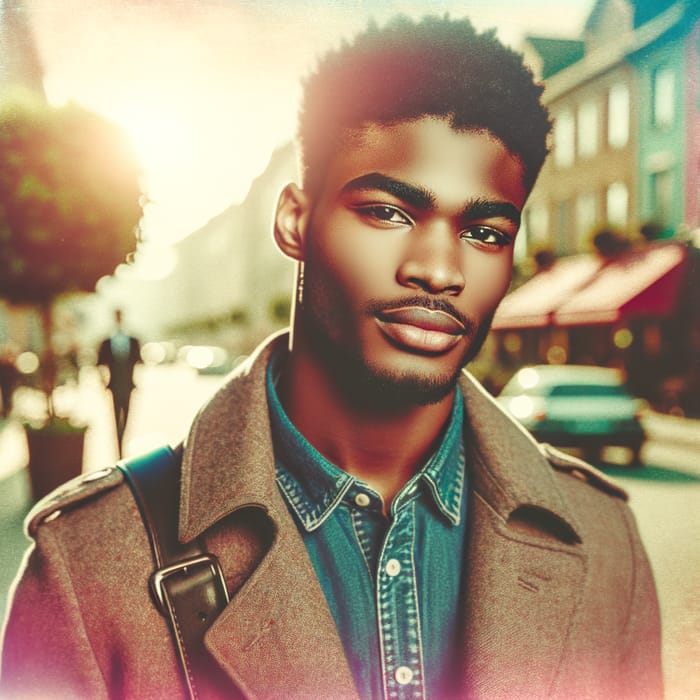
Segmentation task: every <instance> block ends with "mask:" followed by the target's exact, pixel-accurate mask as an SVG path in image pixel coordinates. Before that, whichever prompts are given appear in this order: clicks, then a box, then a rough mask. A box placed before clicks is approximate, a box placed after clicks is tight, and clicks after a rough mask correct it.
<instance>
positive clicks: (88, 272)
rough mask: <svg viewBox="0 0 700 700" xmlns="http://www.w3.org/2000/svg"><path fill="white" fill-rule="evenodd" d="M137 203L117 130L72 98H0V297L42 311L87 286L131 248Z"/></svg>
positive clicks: (136, 185) (127, 149)
mask: <svg viewBox="0 0 700 700" xmlns="http://www.w3.org/2000/svg"><path fill="white" fill-rule="evenodd" d="M142 203H143V200H142V194H141V189H140V167H139V165H138V161H137V159H136V157H135V154H134V152H133V149H132V147H131V145H130V143H129V142H128V140H127V138H126V136H125V134H124V133H123V132H122V131H121V130H120V129H119V128H118V127H117V126H115V125H114V124H112V123H110V122H108V121H106V120H105V119H104V118H102V117H100V116H98V115H97V114H94V113H92V112H90V111H88V110H86V109H84V108H82V107H80V106H78V105H75V104H69V105H67V106H64V107H60V108H54V107H50V106H48V105H46V104H44V103H43V102H39V101H36V100H34V101H33V100H31V99H28V98H26V97H25V98H18V97H15V98H13V99H11V100H6V101H5V102H4V103H3V104H0V296H2V297H5V298H7V299H9V300H10V301H13V302H21V303H36V304H40V305H42V306H44V307H46V306H48V305H49V304H50V303H51V301H52V300H53V299H54V298H55V297H56V296H57V295H59V294H62V293H64V292H73V291H92V290H93V289H94V287H95V284H96V282H97V281H98V280H99V279H100V278H101V277H103V276H105V275H108V274H111V273H112V272H113V271H114V269H115V267H116V266H117V265H118V264H119V263H121V262H124V261H125V259H126V257H127V255H128V254H129V253H130V252H131V251H133V250H134V248H135V247H136V242H137V238H136V235H135V234H136V233H137V231H138V224H139V221H140V219H141V216H142V214H143V208H142Z"/></svg>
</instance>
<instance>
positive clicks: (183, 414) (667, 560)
mask: <svg viewBox="0 0 700 700" xmlns="http://www.w3.org/2000/svg"><path fill="white" fill-rule="evenodd" d="M222 381H223V377H221V376H201V375H198V374H197V373H196V372H194V370H192V369H191V368H189V367H186V366H184V365H178V364H172V365H159V366H155V367H138V368H137V375H136V383H137V389H136V390H135V391H134V394H133V398H132V409H131V415H130V417H129V425H128V427H127V432H126V439H125V442H126V450H125V451H126V453H127V454H137V453H140V452H143V451H146V450H147V449H149V448H150V447H152V446H156V445H159V444H162V443H164V442H170V443H174V442H177V441H178V440H179V439H181V438H182V437H183V436H184V435H185V433H186V429H187V426H188V424H189V422H190V421H191V419H192V417H193V416H194V414H195V413H196V411H197V410H198V408H199V407H200V406H201V405H202V403H203V402H204V401H205V400H206V399H207V397H208V396H210V395H211V394H212V393H213V392H214V391H215V390H216V388H217V387H218V386H219V385H220V384H221V382H222ZM57 399H58V403H59V405H63V406H64V407H68V406H71V405H73V406H74V412H75V413H76V414H77V415H79V416H81V417H82V418H83V420H84V421H85V422H86V423H87V424H88V425H89V429H88V432H87V435H86V445H85V458H84V464H83V469H84V471H91V470H94V469H99V468H101V467H103V466H105V465H107V464H111V463H113V462H114V461H115V459H116V458H117V450H116V442H115V436H114V427H113V417H112V405H111V400H110V397H109V395H108V394H107V393H106V392H105V390H104V389H103V387H102V384H101V382H100V378H99V375H98V374H97V372H96V370H94V369H92V368H87V369H84V370H83V371H82V373H81V380H80V384H79V386H78V387H64V388H63V389H62V392H61V395H60V396H59V397H57ZM31 400H32V396H31V395H30V394H28V395H26V396H18V399H17V401H18V404H19V403H20V402H21V401H24V402H25V403H26V404H27V405H28V404H30V403H31ZM645 425H646V428H647V430H648V433H649V436H650V440H649V442H648V443H647V444H646V445H645V447H644V449H643V452H642V458H643V460H644V463H645V466H644V467H642V468H639V469H634V468H628V467H626V466H623V464H622V461H623V459H624V457H625V455H624V454H616V453H615V452H614V451H612V450H610V451H609V452H608V453H606V454H605V455H604V457H605V458H606V460H608V461H607V462H606V464H604V465H602V466H603V467H604V468H605V470H606V471H607V472H608V473H609V474H611V475H613V476H614V477H615V478H616V479H617V480H618V481H620V482H621V483H622V485H623V486H624V487H625V488H626V489H627V490H628V492H629V494H630V499H631V504H632V508H633V510H634V511H635V514H636V516H637V519H638V522H639V527H640V529H641V533H642V538H643V540H644V542H645V543H646V546H647V550H648V552H649V556H650V558H651V562H652V566H653V569H654V573H655V576H656V580H657V585H658V589H659V596H660V603H661V609H662V618H663V625H664V666H665V670H666V685H667V698H668V699H669V700H674V699H677V700H685V699H686V698H691V697H692V698H696V697H700V547H699V546H698V542H700V421H690V420H685V419H681V418H674V417H669V416H662V415H658V414H650V415H649V416H648V417H647V418H646V420H645ZM26 461H27V453H26V444H25V442H24V434H23V431H22V429H21V427H20V425H19V424H18V423H17V422H14V421H10V422H6V423H5V424H0V561H1V562H2V564H1V566H0V612H2V611H4V609H5V604H6V596H7V589H8V587H9V585H10V582H11V580H12V578H13V576H14V573H15V571H16V569H17V567H18V565H19V562H20V559H21V556H22V552H23V550H24V549H25V547H26V544H27V542H26V540H25V539H24V537H23V535H22V520H23V518H24V516H25V515H26V513H27V510H28V508H29V507H30V500H31V499H30V497H29V486H28V479H27V475H26V470H25V469H24V467H25V465H26Z"/></svg>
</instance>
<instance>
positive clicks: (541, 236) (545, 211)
mask: <svg viewBox="0 0 700 700" xmlns="http://www.w3.org/2000/svg"><path fill="white" fill-rule="evenodd" d="M525 226H526V230H527V236H528V240H529V242H530V243H532V244H539V243H544V242H545V241H546V240H547V233H548V232H549V208H548V206H547V204H546V203H545V202H533V203H532V204H531V205H530V206H529V207H527V209H526V210H525Z"/></svg>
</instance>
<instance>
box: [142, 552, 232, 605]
mask: <svg viewBox="0 0 700 700" xmlns="http://www.w3.org/2000/svg"><path fill="white" fill-rule="evenodd" d="M201 567H208V568H209V570H210V572H211V574H212V576H213V579H214V585H215V587H216V589H217V590H216V592H217V594H218V595H219V596H221V598H222V599H223V600H224V605H227V604H228V602H229V594H228V588H227V587H226V580H225V579H224V572H223V570H222V569H221V563H220V562H219V560H218V559H217V557H215V556H214V555H213V554H206V553H205V554H201V555H198V556H195V557H191V558H190V559H184V560H183V561H180V562H177V563H176V564H172V565H171V566H164V567H163V568H162V569H158V570H156V571H154V572H153V574H151V578H150V584H151V591H152V593H153V596H154V598H155V599H156V603H157V605H158V608H159V610H160V612H161V613H162V614H163V615H165V616H166V617H167V616H168V611H167V606H166V604H165V589H164V584H165V581H166V580H167V579H169V578H171V577H173V576H189V575H192V570H193V569H199V568H201Z"/></svg>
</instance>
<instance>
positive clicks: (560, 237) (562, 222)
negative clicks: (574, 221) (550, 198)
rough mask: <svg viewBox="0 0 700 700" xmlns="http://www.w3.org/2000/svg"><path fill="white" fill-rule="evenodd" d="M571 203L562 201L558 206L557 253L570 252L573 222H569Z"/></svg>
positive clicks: (555, 243)
mask: <svg viewBox="0 0 700 700" xmlns="http://www.w3.org/2000/svg"><path fill="white" fill-rule="evenodd" d="M569 218H570V217H569V202H568V200H562V201H561V202H559V204H558V205H557V231H556V240H555V242H554V247H555V250H556V252H557V253H559V254H565V253H569V252H571V251H570V248H571V246H570V244H569V240H570V237H571V221H570V220H569Z"/></svg>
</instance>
